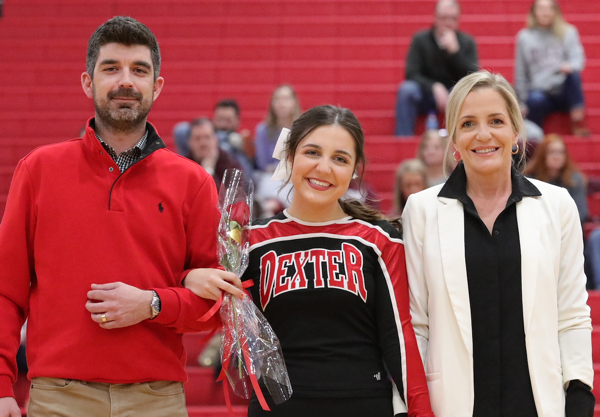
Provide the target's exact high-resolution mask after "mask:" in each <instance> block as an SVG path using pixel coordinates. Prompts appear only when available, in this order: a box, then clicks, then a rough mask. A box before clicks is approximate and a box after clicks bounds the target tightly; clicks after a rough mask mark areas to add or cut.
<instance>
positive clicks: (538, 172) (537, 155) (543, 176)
mask: <svg viewBox="0 0 600 417" xmlns="http://www.w3.org/2000/svg"><path fill="white" fill-rule="evenodd" d="M556 142H559V143H562V144H563V146H564V147H565V164H564V165H563V167H562V168H561V169H560V172H559V174H558V178H550V174H549V173H548V166H547V165H546V157H547V156H548V147H549V146H550V145H552V144H553V143H556ZM575 172H578V173H579V174H580V175H581V176H582V177H583V178H585V177H584V176H583V174H582V173H581V171H580V170H579V168H577V165H576V164H575V163H574V162H573V160H572V159H571V157H570V155H569V151H568V149H567V145H566V144H565V141H564V140H563V138H562V137H561V136H559V135H557V134H555V133H551V134H549V135H546V137H545V138H544V140H543V141H542V142H541V143H540V144H538V145H537V146H536V147H535V151H534V153H533V156H532V157H531V160H530V161H529V163H528V164H527V166H526V167H525V171H524V174H525V175H527V176H531V177H533V178H535V179H537V180H540V181H544V182H552V181H554V180H558V181H560V184H561V185H562V186H563V187H572V186H573V185H574V184H573V173H575ZM584 181H585V179H584Z"/></svg>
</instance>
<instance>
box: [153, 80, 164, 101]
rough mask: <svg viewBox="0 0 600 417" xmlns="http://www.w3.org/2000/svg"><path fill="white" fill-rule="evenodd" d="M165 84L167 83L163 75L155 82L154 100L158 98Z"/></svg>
mask: <svg viewBox="0 0 600 417" xmlns="http://www.w3.org/2000/svg"><path fill="white" fill-rule="evenodd" d="M164 85H165V79H164V78H163V77H158V78H157V79H156V81H155V82H154V100H156V99H157V98H158V96H159V95H160V92H161V91H162V88H163V86H164Z"/></svg>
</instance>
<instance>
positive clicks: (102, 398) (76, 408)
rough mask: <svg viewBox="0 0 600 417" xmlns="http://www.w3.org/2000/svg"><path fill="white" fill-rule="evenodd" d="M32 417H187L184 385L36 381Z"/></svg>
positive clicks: (157, 382)
mask: <svg viewBox="0 0 600 417" xmlns="http://www.w3.org/2000/svg"><path fill="white" fill-rule="evenodd" d="M28 416H29V417H138V416H139V417H142V416H143V417H166V416H168V417H187V410H186V408H185V394H184V392H183V383H182V382H173V381H155V382H142V383H139V384H105V383H100V382H86V381H77V380H74V379H60V378H33V381H31V393H30V399H29V413H28Z"/></svg>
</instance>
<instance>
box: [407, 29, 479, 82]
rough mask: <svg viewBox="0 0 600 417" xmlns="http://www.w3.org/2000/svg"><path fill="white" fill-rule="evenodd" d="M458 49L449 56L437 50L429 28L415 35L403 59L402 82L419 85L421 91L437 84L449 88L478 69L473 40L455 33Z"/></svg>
mask: <svg viewBox="0 0 600 417" xmlns="http://www.w3.org/2000/svg"><path fill="white" fill-rule="evenodd" d="M456 37H457V39H458V44H459V46H460V49H459V50H458V52H456V53H455V54H449V53H448V52H446V50H444V49H442V48H440V47H439V45H438V43H437V41H436V39H435V35H434V33H433V29H427V30H423V31H421V32H417V33H416V34H415V36H414V37H413V40H412V43H411V45H410V49H409V51H408V55H407V56H406V79H407V80H413V81H416V82H418V83H419V85H420V86H421V88H422V89H423V91H426V92H431V86H432V85H433V84H434V83H435V82H440V83H442V84H444V85H445V86H446V88H448V89H450V88H451V87H453V86H454V84H456V83H457V82H458V80H460V79H461V78H462V77H464V76H465V75H467V74H470V73H471V72H475V71H477V70H479V65H478V63H477V49H476V47H475V41H474V40H473V38H472V37H471V36H469V35H467V34H466V33H463V32H460V31H457V32H456Z"/></svg>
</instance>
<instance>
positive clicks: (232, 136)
mask: <svg viewBox="0 0 600 417" xmlns="http://www.w3.org/2000/svg"><path fill="white" fill-rule="evenodd" d="M239 126H240V107H239V105H238V103H237V102H236V101H235V100H233V99H226V100H221V101H219V102H218V103H217V105H216V106H215V109H214V113H213V127H214V130H215V134H216V135H217V139H218V140H219V147H220V148H221V149H223V150H225V151H226V152H228V153H229V154H230V155H231V156H233V157H234V158H235V159H236V160H237V161H238V163H239V164H240V165H241V167H242V169H243V170H244V173H245V174H246V175H247V176H248V177H252V171H253V163H252V161H251V159H250V158H249V157H248V155H246V153H245V151H244V137H246V138H249V137H250V132H249V131H248V130H247V129H245V130H243V131H241V132H240V133H238V132H237V130H238V128H239ZM173 140H174V141H175V145H176V147H177V153H179V154H180V155H184V156H186V155H188V154H189V150H190V149H189V140H190V123H189V122H179V123H177V124H176V125H175V127H174V128H173Z"/></svg>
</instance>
